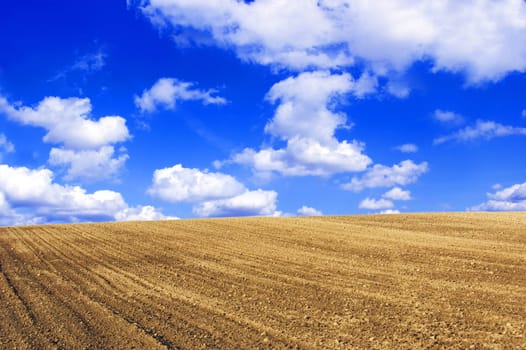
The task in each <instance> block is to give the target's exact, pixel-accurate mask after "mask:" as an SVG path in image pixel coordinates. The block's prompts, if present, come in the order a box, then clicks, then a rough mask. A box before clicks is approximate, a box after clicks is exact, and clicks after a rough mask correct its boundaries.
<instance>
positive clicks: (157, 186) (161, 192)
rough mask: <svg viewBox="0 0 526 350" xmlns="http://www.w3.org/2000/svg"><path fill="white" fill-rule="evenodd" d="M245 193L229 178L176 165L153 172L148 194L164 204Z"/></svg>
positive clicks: (242, 187)
mask: <svg viewBox="0 0 526 350" xmlns="http://www.w3.org/2000/svg"><path fill="white" fill-rule="evenodd" d="M245 190H246V188H245V186H244V185H243V184H242V183H240V182H239V181H237V180H236V179H235V178H234V177H232V176H230V175H226V174H223V173H219V172H207V171H201V170H199V169H194V168H185V167H183V166H182V165H181V164H177V165H174V166H173V167H171V168H164V169H157V170H155V172H154V173H153V181H152V185H151V186H150V188H149V190H148V193H149V194H150V195H152V196H154V197H157V198H160V199H162V200H164V201H167V202H198V201H204V200H210V199H218V198H225V197H232V196H236V195H239V194H242V193H243V192H245Z"/></svg>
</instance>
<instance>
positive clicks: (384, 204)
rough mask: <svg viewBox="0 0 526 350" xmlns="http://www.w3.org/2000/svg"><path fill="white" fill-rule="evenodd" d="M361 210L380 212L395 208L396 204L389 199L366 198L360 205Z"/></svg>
mask: <svg viewBox="0 0 526 350" xmlns="http://www.w3.org/2000/svg"><path fill="white" fill-rule="evenodd" d="M358 207H359V208H360V209H369V210H380V209H390V208H393V207H394V203H393V202H392V201H390V200H388V199H385V198H380V199H374V198H369V197H367V198H365V199H364V200H362V201H361V202H360V204H359V205H358Z"/></svg>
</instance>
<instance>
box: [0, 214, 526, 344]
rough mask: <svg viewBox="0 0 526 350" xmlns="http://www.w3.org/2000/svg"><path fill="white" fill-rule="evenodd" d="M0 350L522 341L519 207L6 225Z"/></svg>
mask: <svg viewBox="0 0 526 350" xmlns="http://www.w3.org/2000/svg"><path fill="white" fill-rule="evenodd" d="M0 348H2V349H13V348H17V349H48V348H52V349H55V348H59V349H60V348H61V349H84V348H90V349H103V348H104V349H109V348H113V349H132V348H136V349H137V348H138V349H163V348H164V349H205V348H207V349H266V348H277V349H281V348H285V349H286V348H288V349H526V214H484V213H481V214H471V213H466V214H412V215H392V216H389V215H387V216H355V217H324V218H249V219H246V218H245V219H216V220H181V221H171V222H153V223H152V222H144V223H112V224H85V225H50V226H34V227H18V228H16V227H15V228H2V229H0Z"/></svg>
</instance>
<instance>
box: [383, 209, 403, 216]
mask: <svg viewBox="0 0 526 350" xmlns="http://www.w3.org/2000/svg"><path fill="white" fill-rule="evenodd" d="M378 214H385V215H387V214H389V215H393V214H400V210H397V209H386V210H381V211H380V212H379V213H378Z"/></svg>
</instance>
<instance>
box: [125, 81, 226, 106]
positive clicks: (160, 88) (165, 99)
mask: <svg viewBox="0 0 526 350" xmlns="http://www.w3.org/2000/svg"><path fill="white" fill-rule="evenodd" d="M216 93H217V90H214V89H208V90H201V89H198V88H196V87H195V84H194V83H190V82H184V81H179V80H177V79H174V78H161V79H159V80H158V81H157V82H156V83H155V84H154V85H153V86H152V87H151V88H149V89H146V90H144V91H143V93H142V95H141V96H135V105H136V106H137V107H138V108H139V109H140V110H141V112H150V113H151V112H154V111H155V110H157V108H159V107H163V108H165V109H174V108H175V106H176V104H177V102H180V101H201V102H202V103H203V104H205V105H209V104H212V105H224V104H226V103H227V102H228V101H227V100H226V99H225V98H223V97H220V96H216V95H215V94H216Z"/></svg>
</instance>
